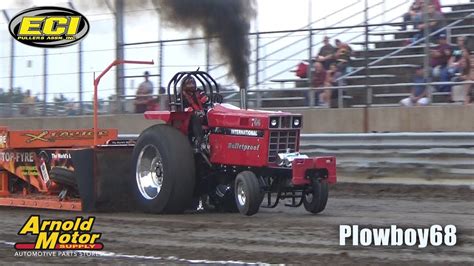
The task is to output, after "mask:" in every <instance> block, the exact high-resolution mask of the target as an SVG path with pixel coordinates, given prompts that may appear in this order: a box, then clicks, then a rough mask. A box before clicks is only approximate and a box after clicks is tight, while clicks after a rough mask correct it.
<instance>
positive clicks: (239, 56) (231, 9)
mask: <svg viewBox="0 0 474 266" xmlns="http://www.w3.org/2000/svg"><path fill="white" fill-rule="evenodd" d="M153 3H154V4H155V6H156V7H157V8H158V9H159V12H160V14H161V16H162V19H163V20H164V21H167V22H170V23H172V24H174V25H175V26H178V27H182V28H187V29H191V30H197V29H201V30H202V31H203V32H204V34H205V37H206V38H213V37H217V38H218V43H219V45H218V48H217V49H218V52H219V55H220V56H222V57H223V58H224V59H226V61H228V63H229V64H230V69H231V73H232V75H233V76H234V77H235V79H236V81H237V83H238V85H239V86H240V87H241V88H247V85H248V75H249V59H250V42H249V38H248V33H249V31H250V21H251V19H252V18H253V17H254V16H255V15H256V8H255V1H254V0H153Z"/></svg>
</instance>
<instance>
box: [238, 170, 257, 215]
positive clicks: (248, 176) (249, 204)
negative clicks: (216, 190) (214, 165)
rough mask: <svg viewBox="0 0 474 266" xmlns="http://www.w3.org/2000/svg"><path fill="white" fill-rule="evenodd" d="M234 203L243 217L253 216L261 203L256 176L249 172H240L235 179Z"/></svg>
mask: <svg viewBox="0 0 474 266" xmlns="http://www.w3.org/2000/svg"><path fill="white" fill-rule="evenodd" d="M234 189H235V190H234V193H235V203H236V204H237V208H238V209H239V212H240V213H241V214H243V215H247V216H250V215H254V214H256V213H257V212H258V209H259V208H260V204H261V203H262V199H263V197H262V192H261V190H260V184H259V182H258V179H257V176H256V175H255V174H254V173H253V172H251V171H243V172H240V173H239V174H238V175H237V177H236V178H235V188H234Z"/></svg>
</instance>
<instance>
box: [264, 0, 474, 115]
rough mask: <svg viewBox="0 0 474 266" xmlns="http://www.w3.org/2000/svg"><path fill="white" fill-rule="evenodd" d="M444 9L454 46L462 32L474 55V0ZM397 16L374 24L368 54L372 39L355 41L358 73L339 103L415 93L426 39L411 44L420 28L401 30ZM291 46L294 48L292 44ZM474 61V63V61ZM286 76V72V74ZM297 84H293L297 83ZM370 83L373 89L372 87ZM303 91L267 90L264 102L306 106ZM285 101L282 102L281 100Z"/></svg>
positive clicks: (361, 103) (443, 97)
mask: <svg viewBox="0 0 474 266" xmlns="http://www.w3.org/2000/svg"><path fill="white" fill-rule="evenodd" d="M442 10H443V14H444V15H445V17H446V21H447V23H448V26H447V27H446V31H447V33H448V38H449V40H448V41H449V42H450V43H453V44H454V43H456V38H457V37H458V36H466V37H467V40H468V43H467V46H468V48H469V49H470V51H471V58H473V53H472V51H473V50H474V16H473V14H474V1H472V0H471V2H466V3H461V4H451V5H444V6H443V9H442ZM396 20H398V21H400V20H401V18H400V17H399V18H395V19H393V20H391V21H390V22H387V23H386V25H382V26H383V27H380V25H377V26H376V27H370V28H369V30H368V34H369V36H367V38H366V40H368V53H367V56H366V55H365V50H364V47H365V44H366V40H362V41H361V40H360V38H359V40H356V41H351V42H350V43H349V44H350V46H351V47H352V48H353V49H354V50H355V56H354V57H353V60H352V62H351V66H352V69H354V71H352V72H351V73H349V74H348V75H347V77H346V80H347V83H348V86H344V87H342V88H343V90H344V96H343V97H341V99H340V100H339V101H340V102H339V103H341V102H342V101H343V107H365V106H368V105H370V106H373V107H377V106H379V107H389V106H399V101H400V100H401V99H402V98H405V97H408V96H409V95H410V91H411V86H410V85H408V84H407V85H404V83H411V82H412V77H413V72H414V69H415V68H416V67H417V66H420V65H421V66H422V65H423V63H424V58H425V54H424V48H425V46H424V41H420V42H419V43H417V44H415V45H407V41H409V40H410V39H411V37H412V36H413V34H414V33H415V32H416V31H414V30H405V31H400V30H399V28H400V25H399V24H397V23H392V22H393V21H396ZM371 28H383V29H384V30H373V31H372V30H371ZM339 35H340V34H337V33H336V34H334V35H333V38H337V37H338V36H339ZM318 45H320V44H318ZM318 45H315V46H313V47H314V48H316V49H317V48H319V47H318ZM430 46H431V47H434V44H432V43H431V44H430ZM314 48H313V49H314ZM286 49H291V48H290V47H287V48H286ZM473 61H474V60H471V64H473ZM367 63H368V65H369V67H368V69H369V70H368V74H366V73H365V66H366V65H367ZM471 69H472V68H471ZM281 76H285V73H283V74H282V75H281ZM271 81H273V82H274V83H275V85H273V86H272V85H270V86H271V87H273V88H279V87H283V86H284V87H285V88H286V89H290V88H292V87H297V88H300V89H303V90H304V89H305V88H306V89H308V87H309V84H308V82H307V79H288V78H279V77H278V76H277V77H273V78H272V80H271ZM291 83H293V86H292V85H291ZM280 85H281V86H280ZM369 85H370V88H371V90H370V92H368V90H367V89H368V86H369ZM303 90H302V91H288V90H284V91H281V90H279V91H278V92H275V91H273V92H272V91H270V90H264V91H265V92H264V95H265V96H263V97H262V98H264V100H263V102H262V106H264V107H276V106H281V105H285V106H287V107H292V106H305V105H307V101H306V98H305V96H306V93H307V92H306V91H303ZM432 97H433V98H432V100H433V105H438V104H448V103H449V102H450V101H449V93H447V92H436V91H433V93H432ZM265 99H267V100H265ZM268 99H270V100H268ZM279 99H280V101H278V100H279ZM369 101H370V102H369ZM339 105H340V104H339ZM334 106H338V104H337V101H336V102H335V104H333V107H334Z"/></svg>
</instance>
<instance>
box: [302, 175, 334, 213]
mask: <svg viewBox="0 0 474 266" xmlns="http://www.w3.org/2000/svg"><path fill="white" fill-rule="evenodd" d="M328 196H329V187H328V183H327V182H326V180H317V179H315V180H313V182H312V184H311V188H310V189H309V191H308V192H307V193H305V195H303V205H304V208H305V209H306V210H307V211H309V212H311V213H320V212H322V211H323V210H324V209H325V208H326V203H327V202H328Z"/></svg>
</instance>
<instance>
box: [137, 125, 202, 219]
mask: <svg viewBox="0 0 474 266" xmlns="http://www.w3.org/2000/svg"><path fill="white" fill-rule="evenodd" d="M156 152H157V153H158V156H159V157H160V158H158V157H157V156H155V157H154V158H152V159H150V160H149V161H147V160H148V159H147V157H146V156H147V153H150V154H153V153H156ZM151 157H153V156H151ZM132 160H133V168H132V169H133V170H134V175H133V179H134V182H133V183H134V190H135V194H136V197H137V200H138V204H139V206H141V207H142V209H143V210H144V211H146V212H152V213H182V212H183V211H184V210H185V209H186V208H187V207H189V206H190V204H191V201H192V196H193V191H194V185H195V182H196V180H195V165H194V155H193V150H192V148H191V146H190V144H189V140H188V139H187V137H186V136H185V135H184V134H182V133H181V132H180V131H179V130H177V129H176V128H174V127H171V126H168V125H155V126H151V127H149V128H148V129H146V130H145V131H143V132H142V133H141V134H140V136H139V138H138V140H137V144H136V146H135V148H134V150H133V155H132ZM139 160H141V163H140V162H139ZM153 162H155V164H157V165H158V166H157V167H155V168H154V166H150V173H149V175H146V174H142V175H141V176H145V178H140V177H139V176H140V175H139V170H140V169H142V170H140V172H142V173H144V172H143V169H146V168H147V163H150V165H154V163H153ZM138 167H140V169H138ZM151 168H153V169H154V170H153V171H151ZM153 174H154V176H155V177H158V178H155V179H153V177H152V176H153ZM147 176H150V178H149V179H147V180H148V181H147V180H145V179H146V178H147ZM156 180H160V181H161V185H160V186H159V187H160V190H158V189H153V188H152V187H151V186H148V187H147V188H143V187H144V186H145V185H146V184H150V183H149V182H152V185H156V184H159V183H156V182H155V183H153V182H154V181H156ZM147 182H148V183H147ZM157 187H158V185H157ZM150 188H151V189H150Z"/></svg>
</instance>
